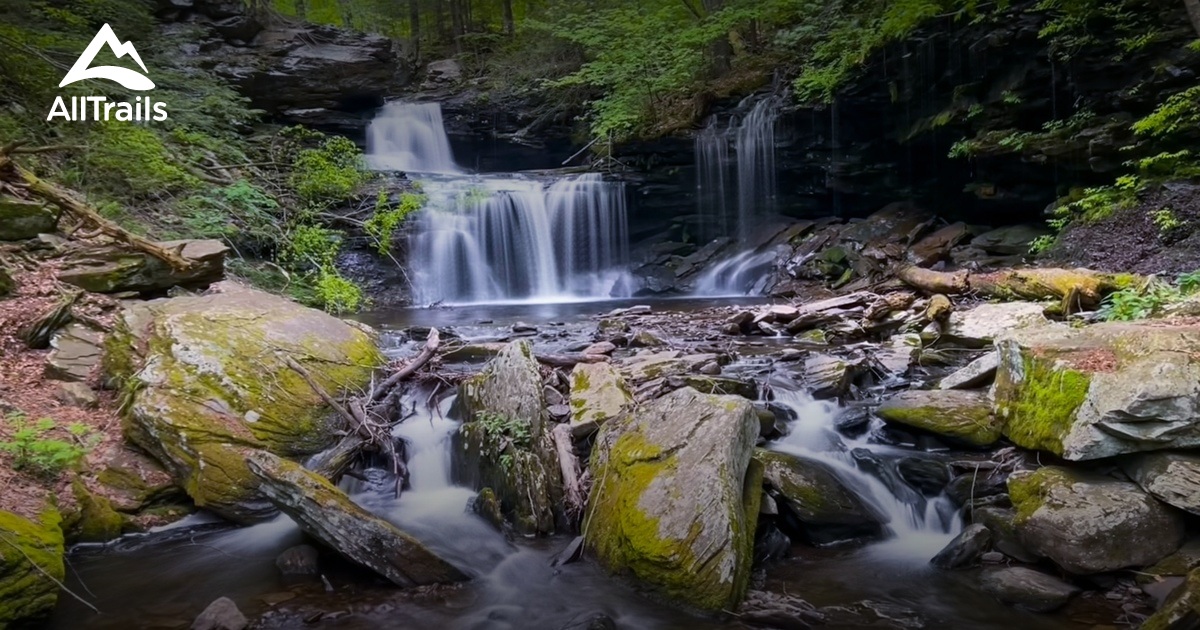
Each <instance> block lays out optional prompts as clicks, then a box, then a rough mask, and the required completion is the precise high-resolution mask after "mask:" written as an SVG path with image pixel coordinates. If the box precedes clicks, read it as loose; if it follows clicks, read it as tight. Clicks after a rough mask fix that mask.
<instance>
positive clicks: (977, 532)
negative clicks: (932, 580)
mask: <svg viewBox="0 0 1200 630" xmlns="http://www.w3.org/2000/svg"><path fill="white" fill-rule="evenodd" d="M991 542H992V533H991V531H989V530H988V528H987V527H984V526H983V525H981V524H979V523H972V524H970V525H967V526H966V527H964V528H963V530H962V532H960V533H959V534H958V535H957V536H955V537H954V539H953V540H951V541H950V542H949V543H948V544H947V545H946V547H945V548H943V549H942V550H941V551H939V552H938V553H937V555H936V556H934V557H933V558H932V559H931V560H930V561H929V564H932V565H933V566H935V567H937V568H939V569H960V568H962V567H968V566H971V565H973V564H975V563H976V562H978V561H979V557H980V556H981V555H983V552H985V551H987V548H988V545H990V544H991Z"/></svg>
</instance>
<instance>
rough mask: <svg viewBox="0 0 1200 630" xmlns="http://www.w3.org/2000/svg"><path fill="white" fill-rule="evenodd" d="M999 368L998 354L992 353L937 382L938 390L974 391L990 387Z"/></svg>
mask: <svg viewBox="0 0 1200 630" xmlns="http://www.w3.org/2000/svg"><path fill="white" fill-rule="evenodd" d="M999 367H1000V353H998V352H995V351H992V352H988V353H987V354H985V355H983V356H981V357H979V358H977V359H975V360H974V361H971V362H970V363H968V364H966V365H965V366H963V367H962V368H960V369H958V370H956V371H954V372H951V373H950V374H948V375H946V376H945V377H944V378H942V380H940V381H938V389H975V388H976V387H984V386H986V385H990V384H991V382H992V380H993V379H995V378H996V369H997V368H999Z"/></svg>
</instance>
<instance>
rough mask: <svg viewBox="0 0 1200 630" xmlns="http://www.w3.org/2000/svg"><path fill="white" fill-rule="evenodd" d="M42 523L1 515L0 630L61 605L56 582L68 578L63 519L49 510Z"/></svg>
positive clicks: (41, 614) (13, 515)
mask: <svg viewBox="0 0 1200 630" xmlns="http://www.w3.org/2000/svg"><path fill="white" fill-rule="evenodd" d="M39 520H40V522H34V521H31V520H28V519H26V518H23V517H21V516H18V515H16V514H13V513H11V512H0V627H5V626H6V625H7V624H10V623H13V622H17V621H24V620H29V619H36V618H39V617H42V616H44V615H46V614H48V613H49V612H50V610H51V609H53V608H54V604H55V602H56V601H58V585H57V584H56V583H55V582H54V580H59V581H60V582H61V581H62V580H63V579H64V577H65V576H64V566H63V534H62V529H61V522H62V517H61V516H60V515H59V513H58V511H57V510H55V509H53V508H48V509H47V510H46V511H45V512H43V513H42V515H41V518H40V519H39ZM43 571H44V572H45V573H43ZM46 574H49V575H50V576H52V577H53V580H52V579H50V578H49V577H47V576H46Z"/></svg>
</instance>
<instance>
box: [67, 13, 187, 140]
mask: <svg viewBox="0 0 1200 630" xmlns="http://www.w3.org/2000/svg"><path fill="white" fill-rule="evenodd" d="M105 46H108V47H109V49H110V50H112V52H113V54H114V55H116V56H117V58H118V59H120V58H122V57H124V56H125V55H129V57H130V58H132V59H133V60H134V61H135V62H137V65H138V67H140V68H141V69H142V72H148V71H147V70H146V64H144V63H142V58H141V57H140V56H139V55H138V52H137V49H136V48H134V47H133V42H124V43H122V42H121V40H120V39H117V34H116V33H114V32H113V30H112V27H110V26H109V25H107V24H105V25H104V26H102V27H100V31H99V32H97V33H96V36H95V37H93V38H92V42H91V43H90V44H88V46H87V48H86V49H84V51H83V54H82V55H80V56H79V60H78V61H76V62H75V65H73V66H71V69H70V70H69V71H68V72H67V76H65V77H63V80H62V82H61V83H59V84H58V87H65V86H67V85H70V84H72V83H75V82H76V81H83V80H85V79H106V80H108V81H112V82H114V83H118V84H120V85H121V86H122V87H124V88H125V89H128V90H133V91H135V92H145V91H148V90H153V89H154V82H153V81H151V80H150V77H147V76H146V75H145V74H142V73H139V72H137V71H136V70H131V69H129V68H122V67H120V66H96V67H94V68H93V67H90V66H91V65H92V61H94V60H95V59H96V55H97V54H98V53H99V52H100V50H101V49H102V48H104V47H105ZM89 113H90V114H91V116H90V117H89V116H88V114H89ZM57 117H62V118H65V119H66V120H69V121H72V122H77V121H85V120H89V119H90V120H110V119H114V120H121V121H131V122H143V121H149V120H154V121H159V122H161V121H163V120H166V119H167V106H166V104H165V103H155V102H154V100H153V99H151V98H150V97H149V96H138V97H136V98H135V99H134V102H132V103H124V102H109V101H108V97H106V96H72V97H71V100H70V106H69V107H68V106H67V100H66V99H64V98H63V97H61V96H59V97H56V98H55V99H54V105H53V106H52V107H51V108H50V115H49V116H47V117H46V120H47V121H52V120H54V119H55V118H57Z"/></svg>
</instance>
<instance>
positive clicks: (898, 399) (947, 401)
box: [875, 389, 1000, 446]
mask: <svg viewBox="0 0 1200 630" xmlns="http://www.w3.org/2000/svg"><path fill="white" fill-rule="evenodd" d="M875 413H876V414H877V415H878V416H879V417H880V418H883V419H884V420H886V421H888V422H895V423H899V424H904V425H907V426H910V427H915V428H918V429H923V430H925V431H929V432H931V433H936V434H938V435H942V436H945V437H948V438H951V439H953V440H956V441H959V442H962V443H964V444H968V445H970V446H990V445H992V444H995V443H996V441H997V440H999V439H1000V424H999V423H998V422H996V420H995V419H994V418H993V417H992V403H991V400H989V399H988V396H987V394H986V393H985V392H976V391H963V390H957V389H934V390H917V389H910V390H907V391H902V392H900V393H898V394H896V395H894V396H892V397H891V398H889V399H887V400H886V401H884V403H883V404H882V405H880V407H879V409H878V410H876V412H875Z"/></svg>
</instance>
